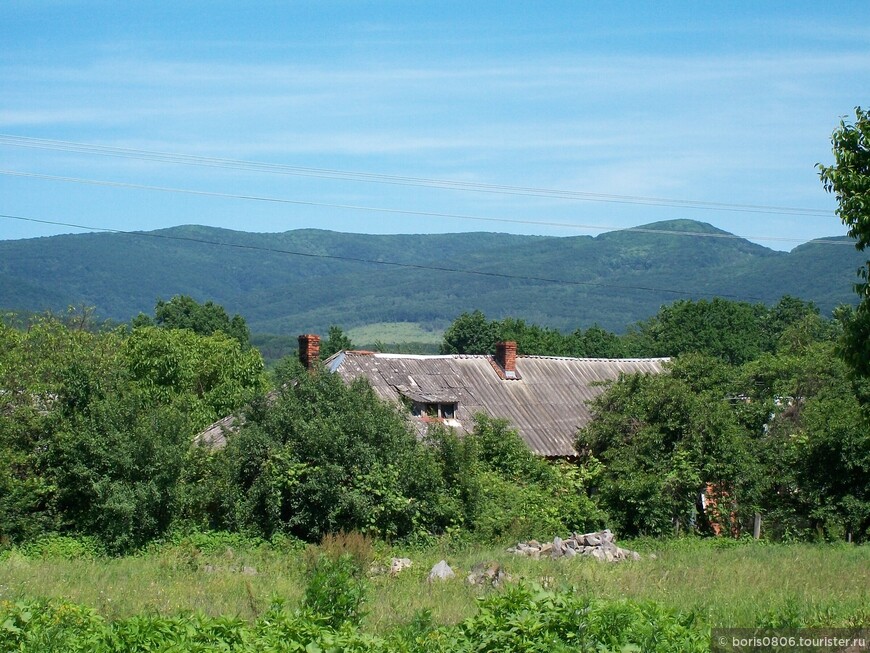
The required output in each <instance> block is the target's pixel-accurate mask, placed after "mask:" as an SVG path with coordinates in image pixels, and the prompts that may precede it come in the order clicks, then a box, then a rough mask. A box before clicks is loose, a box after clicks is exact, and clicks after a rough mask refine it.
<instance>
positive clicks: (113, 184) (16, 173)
mask: <svg viewBox="0 0 870 653" xmlns="http://www.w3.org/2000/svg"><path fill="white" fill-rule="evenodd" d="M0 175H5V176H9V177H25V178H29V179H41V180H47V181H61V182H66V183H75V184H88V185H93V186H104V187H109V188H127V189H133V190H149V191H157V192H161V193H181V194H187V195H198V196H204V197H216V198H222V199H236V200H247V201H255V202H269V203H276V204H293V205H297V206H312V207H318V208H331V209H341V210H351V211H368V212H377V213H389V214H399V215H413V216H418V217H428V218H432V217H434V218H448V219H456V220H475V221H480V222H501V223H508V224H525V225H536V226H542V227H561V228H571V229H580V230H595V231H633V232H638V233H649V234H664V235H669V236H671V235H677V236H696V237H702V238H724V239H730V240H762V241H771V242H782V243H804V242H817V243H824V244H831V245H850V244H851V243H848V242H844V241H837V240H823V239H819V240H811V241H804V240H802V239H800V238H788V237H785V236H745V237H744V236H738V235H735V234H729V233H708V232H702V231H685V230H667V229H651V228H646V227H629V228H626V229H621V228H619V227H614V226H607V225H591V224H579V223H573V222H552V221H543V220H522V219H519V218H499V217H491V216H479V215H465V214H459V213H444V212H439V211H414V210H410V209H393V208H385V207H375V206H362V205H355V204H334V203H329V202H314V201H309V200H295V199H289V198H282V197H269V196H262V195H250V194H237V193H222V192H218V191H207V190H196V189H190V188H176V187H169V186H151V185H147V184H136V183H132V182H123V181H108V180H100V179H84V178H80V177H64V176H58V175H46V174H41V173H36V172H25V171H21V170H2V169H0Z"/></svg>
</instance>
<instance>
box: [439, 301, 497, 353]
mask: <svg viewBox="0 0 870 653" xmlns="http://www.w3.org/2000/svg"><path fill="white" fill-rule="evenodd" d="M498 338H499V334H498V330H497V325H496V324H495V323H494V322H490V321H489V320H487V319H486V315H484V314H483V313H482V312H481V311H474V312H473V313H463V314H462V315H460V316H459V317H457V318H456V319H455V320H453V323H452V324H451V325H450V326H449V327H447V330H446V331H445V332H444V342H442V343H441V353H442V354H491V353H493V352H495V343H496V342H498Z"/></svg>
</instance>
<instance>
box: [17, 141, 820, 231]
mask: <svg viewBox="0 0 870 653" xmlns="http://www.w3.org/2000/svg"><path fill="white" fill-rule="evenodd" d="M0 145H9V146H13V147H24V148H33V149H46V150H56V151H62V152H77V153H82V154H93V155H99V156H111V157H121V158H128V159H138V160H143V161H155V162H158V163H177V164H182V165H194V166H206V167H215V168H228V169H232V170H248V171H254V172H265V173H270V174H282V175H294V176H301V177H319V178H325V179H341V180H345V181H357V182H366V183H379V184H392V185H401V186H418V187H426V188H435V189H441V190H453V191H468V192H476V193H497V194H504V195H523V196H532V197H547V198H555V199H565V200H575V201H588V202H610V203H617V204H640V205H645V206H663V207H672V208H691V209H698V210H708V211H732V212H739V213H764V214H774V215H802V216H818V217H830V216H831V215H832V212H831V211H824V210H821V209H807V208H798V207H786V206H766V205H757V204H732V203H725V202H707V201H699V200H685V199H669V198H662V197H644V196H639V195H616V194H607V193H589V192H582V191H570V190H560V189H552V188H538V187H525V186H509V185H505V184H486V183H479V182H468V181H459V180H449V179H430V178H425V177H411V176H402V175H386V174H378V173H369V172H358V171H350V170H337V169H330V168H310V167H303V166H291V165H285V164H276V163H264V162H257V161H244V160H238V159H225V158H218V157H203V156H195V155H190V154H178V153H172V152H155V151H151V150H140V149H133V148H122V147H111V146H107V145H97V144H93V143H77V142H72V141H62V140H53V139H43V138H33V137H28V136H17V135H13V134H0Z"/></svg>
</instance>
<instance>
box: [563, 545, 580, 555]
mask: <svg viewBox="0 0 870 653" xmlns="http://www.w3.org/2000/svg"><path fill="white" fill-rule="evenodd" d="M564 555H565V557H566V558H573V557H575V556H576V555H577V551H575V550H574V548H573V547H570V546H566V547H565V554H564Z"/></svg>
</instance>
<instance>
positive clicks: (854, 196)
mask: <svg viewBox="0 0 870 653" xmlns="http://www.w3.org/2000/svg"><path fill="white" fill-rule="evenodd" d="M831 143H832V145H833V152H834V163H833V165H830V166H825V165H822V164H817V166H816V167H817V168H818V170H819V176H820V177H821V180H822V184H823V185H824V187H825V190H826V191H828V192H830V193H834V196H835V197H836V199H837V204H838V208H837V215H839V216H840V220H842V221H843V224H845V225H846V226H847V227H848V234H849V236H850V237H851V238H854V239H855V247H856V248H857V249H858V250H859V251H864V250H865V249H866V248H867V246H868V245H870V113H868V112H867V111H864V110H862V109H861V107H856V109H855V120H854V122H847V121H846V120H845V119H843V120H841V121H840V126H839V128H838V129H836V130H835V131H834V133H833V135H832V136H831ZM855 292H856V293H857V294H858V298H859V303H858V308H857V310H856V311H855V315H854V318H853V319H852V320H850V321H849V323H848V326H847V329H846V333H845V338H844V343H845V346H844V353H845V356H846V358H847V360H848V361H849V364H850V366H851V367H852V369H853V370H855V372H856V373H857V374H858V375H859V376H862V377H864V378H870V260H868V261H867V262H866V263H865V264H864V265H863V266H862V267H861V268H859V269H858V282H857V283H856V284H855Z"/></svg>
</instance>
